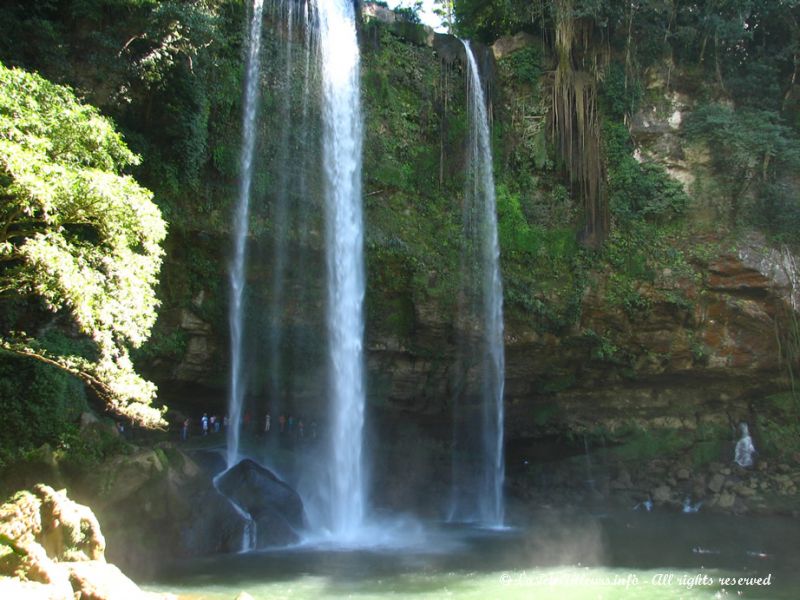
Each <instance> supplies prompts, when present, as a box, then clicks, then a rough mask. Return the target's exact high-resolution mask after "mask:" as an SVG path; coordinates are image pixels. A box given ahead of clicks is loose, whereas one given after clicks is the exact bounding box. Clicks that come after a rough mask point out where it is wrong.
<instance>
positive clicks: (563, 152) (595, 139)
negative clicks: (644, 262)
mask: <svg viewBox="0 0 800 600" xmlns="http://www.w3.org/2000/svg"><path fill="white" fill-rule="evenodd" d="M553 8H554V19H555V50H556V58H557V61H558V62H557V64H556V68H555V73H554V79H553V86H552V105H551V112H550V118H551V130H552V136H553V139H554V141H555V143H556V148H557V150H558V154H559V156H560V158H561V160H562V161H563V163H564V166H565V167H566V169H567V172H568V173H569V179H570V184H571V186H572V189H573V192H574V193H577V194H578V195H579V197H580V199H581V202H582V204H583V209H584V224H583V230H582V235H581V238H582V240H583V243H584V244H586V245H588V246H592V247H597V246H600V245H601V244H602V243H603V241H604V240H605V238H606V236H607V235H608V230H609V210H608V197H607V193H606V185H605V181H606V173H605V167H604V164H603V160H602V156H601V138H600V131H601V128H600V116H599V113H598V104H597V74H598V73H600V72H601V71H602V67H603V66H604V64H605V62H607V60H608V56H607V53H606V52H605V50H604V49H603V48H602V45H600V46H598V45H594V44H593V43H592V35H593V29H594V25H593V23H592V22H591V21H590V20H587V19H579V18H576V17H575V13H574V10H573V0H554V2H553Z"/></svg>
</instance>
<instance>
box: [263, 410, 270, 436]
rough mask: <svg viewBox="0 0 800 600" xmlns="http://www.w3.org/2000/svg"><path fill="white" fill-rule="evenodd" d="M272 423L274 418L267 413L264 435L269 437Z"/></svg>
mask: <svg viewBox="0 0 800 600" xmlns="http://www.w3.org/2000/svg"><path fill="white" fill-rule="evenodd" d="M271 421H272V417H271V416H270V414H269V413H267V416H266V417H265V418H264V433H265V434H267V435H269V428H270V425H271Z"/></svg>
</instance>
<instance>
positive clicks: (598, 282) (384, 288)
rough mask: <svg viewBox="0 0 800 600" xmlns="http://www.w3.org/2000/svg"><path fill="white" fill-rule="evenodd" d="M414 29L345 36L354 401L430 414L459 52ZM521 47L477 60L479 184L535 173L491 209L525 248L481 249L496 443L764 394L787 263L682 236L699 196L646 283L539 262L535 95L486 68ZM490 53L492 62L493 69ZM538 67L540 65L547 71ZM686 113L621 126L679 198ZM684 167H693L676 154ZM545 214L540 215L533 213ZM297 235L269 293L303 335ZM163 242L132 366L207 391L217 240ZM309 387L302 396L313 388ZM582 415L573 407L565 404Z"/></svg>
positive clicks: (684, 102) (315, 240) (455, 212)
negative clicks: (541, 418) (351, 149)
mask: <svg viewBox="0 0 800 600" xmlns="http://www.w3.org/2000/svg"><path fill="white" fill-rule="evenodd" d="M410 31H412V32H413V31H416V30H415V29H413V28H411V29H410ZM400 33H402V32H400ZM424 33H425V32H424V30H421V32H420V33H419V34H418V35H416V36H413V37H412V41H409V40H407V39H403V38H401V37H399V36H398V31H397V24H392V25H385V24H381V23H376V22H374V21H372V22H368V24H367V25H365V28H364V31H363V32H362V42H363V46H364V76H363V77H364V95H365V104H366V109H365V110H366V113H367V114H366V120H367V127H366V131H367V139H366V150H365V157H366V158H365V162H366V172H365V188H366V189H365V193H366V215H367V244H368V245H367V254H368V256H367V262H368V270H369V284H368V285H369V290H368V297H367V307H368V319H369V320H368V324H367V340H368V362H369V365H370V378H371V385H370V390H371V391H370V394H371V401H372V404H373V405H375V406H376V407H382V408H385V409H388V410H398V411H403V412H407V413H410V414H424V415H437V416H440V417H441V418H443V419H444V420H447V419H449V418H450V417H449V415H448V411H449V408H448V407H449V405H450V403H451V398H452V396H453V394H454V393H455V390H457V389H458V386H459V382H457V381H454V375H453V373H454V368H453V367H454V362H455V357H456V353H457V338H458V332H457V331H456V312H457V307H456V305H457V303H456V301H455V296H456V294H457V290H458V277H459V264H458V261H459V255H460V254H459V252H460V250H459V249H460V236H461V231H460V221H461V215H460V196H461V194H462V188H461V186H462V179H461V177H462V170H463V142H464V134H465V132H464V128H465V114H464V113H465V107H464V91H463V85H464V82H463V70H462V69H463V56H462V54H463V50H462V49H461V45H460V43H459V42H458V41H457V40H456V39H454V38H451V37H449V36H440V35H437V36H432V35H431V36H429V35H427V34H425V35H423V34H424ZM536 44H537V42H536V40H534V39H532V38H530V37H524V36H517V37H516V38H513V39H502V40H500V41H498V43H497V44H496V45H495V47H494V48H493V50H494V53H490V52H488V50H484V51H483V64H484V67H483V68H484V71H485V75H486V76H487V78H489V80H490V86H491V88H492V90H493V92H494V94H493V98H494V104H495V118H496V121H495V128H496V130H497V131H499V134H498V140H497V142H496V155H497V162H498V166H497V171H498V180H499V187H502V188H503V189H506V188H510V187H512V186H517V187H519V185H520V184H519V182H518V181H517V180H518V179H520V178H521V177H523V176H526V177H533V178H534V180H535V181H534V185H533V186H532V190H533V191H532V192H530V193H528V195H527V196H525V195H521V200H520V201H521V203H522V207H521V211H522V212H521V214H519V215H518V214H514V213H512V214H508V213H509V212H511V209H509V208H508V207H507V205H506V204H505V203H504V202H503V200H502V199H501V201H500V210H502V211H505V212H503V213H501V215H500V220H501V229H502V228H504V227H507V228H508V227H510V225H509V223H511V224H512V225H513V222H512V219H517V218H522V219H524V220H526V221H527V223H526V226H527V227H529V228H530V229H531V230H533V232H534V234H536V233H537V232H540V235H541V238H543V239H545V241H544V242H542V244H541V245H540V246H539V247H538V248H536V251H537V252H536V253H531V252H529V251H525V252H522V251H519V250H518V249H517V248H516V246H514V243H515V240H514V238H513V237H512V236H510V235H506V236H503V235H502V234H501V242H503V241H506V240H509V239H510V244H511V247H509V248H503V252H504V255H503V268H504V279H505V284H506V289H507V291H508V296H509V297H508V298H507V299H506V315H507V318H506V351H507V357H508V360H507V362H508V364H507V375H506V377H507V380H506V396H507V401H508V404H509V409H510V411H511V412H512V414H514V415H515V418H514V419H512V420H511V421H512V422H511V424H510V428H509V431H508V433H509V434H510V435H511V436H512V437H513V436H515V435H526V432H530V431H532V430H534V429H535V428H534V427H532V425H531V423H530V421H531V419H534V421H535V420H536V418H538V417H531V415H535V414H537V408H536V407H537V406H538V405H540V404H549V403H555V404H557V405H558V406H559V407H563V410H562V409H560V410H559V412H563V413H565V414H568V415H570V416H569V418H566V419H565V420H564V422H563V425H564V426H569V427H579V426H580V425H579V424H580V423H584V424H585V425H586V424H589V423H594V424H597V423H608V424H609V425H613V424H614V423H619V422H620V420H623V417H622V416H621V415H623V414H628V415H629V416H630V417H631V418H634V417H635V415H636V414H638V413H636V412H635V413H633V414H632V413H630V411H629V408H626V407H628V406H629V405H630V404H631V402H633V401H634V400H635V402H633V403H634V405H635V406H636V407H638V408H636V411H639V412H641V413H642V414H651V413H652V414H653V417H654V418H655V417H657V416H658V415H657V413H658V410H655V412H653V411H651V408H654V407H657V406H659V405H661V406H666V405H665V404H664V402H663V400H658V397H667V396H669V394H670V393H672V392H670V390H676V391H675V393H676V394H678V395H679V396H684V397H686V399H687V401H688V399H689V398H692V399H693V400H692V401H691V402H690V404H691V403H695V404H697V405H698V407H700V406H701V405H702V404H703V403H704V402H711V403H720V402H721V403H722V404H723V405H724V404H725V403H731V402H733V403H734V404H736V403H737V402H744V401H746V400H747V399H749V398H752V397H754V396H757V395H759V394H763V393H765V392H769V391H772V390H775V389H777V388H778V387H779V385H780V379H781V376H782V371H781V365H780V352H779V343H778V337H776V326H777V327H778V328H779V329H780V323H779V318H780V317H781V316H783V315H784V314H785V309H786V306H788V304H787V302H788V300H789V296H790V294H791V293H792V290H791V281H790V280H789V278H788V277H789V275H787V269H788V268H790V265H789V262H787V261H789V260H790V257H789V255H786V256H782V255H780V254H779V253H776V251H774V250H770V249H769V248H768V247H767V245H766V242H765V241H764V240H763V239H762V238H759V237H758V236H757V235H755V234H754V235H751V236H750V237H746V238H740V239H735V238H733V237H731V236H726V235H724V234H723V233H718V232H716V231H715V227H714V226H713V225H710V226H700V227H695V226H694V225H693V224H692V221H693V219H695V218H696V217H697V216H698V215H705V214H708V211H709V210H710V209H709V206H708V204H710V203H711V201H712V200H713V199H709V198H708V196H707V195H696V196H695V197H693V200H692V202H693V204H692V207H691V212H690V213H689V216H688V217H687V218H686V222H685V223H684V224H678V225H677V226H676V227H675V228H674V229H675V230H676V231H679V233H670V234H669V235H668V236H667V237H666V238H665V239H660V240H658V241H657V242H655V243H657V244H661V245H662V246H664V248H663V252H662V254H664V255H670V254H671V255H680V256H679V258H678V259H677V260H672V259H663V260H661V261H660V262H659V261H658V260H654V261H649V262H648V264H647V265H646V271H647V272H646V273H644V272H643V273H641V274H640V275H639V276H637V274H636V273H634V274H633V275H630V274H628V273H622V274H621V271H623V269H622V268H620V267H619V266H618V264H617V263H614V262H613V261H606V262H604V261H603V260H599V261H594V262H591V261H586V260H584V261H583V262H581V261H580V259H579V258H575V257H570V256H567V257H566V258H564V256H566V255H567V254H568V251H573V252H574V253H575V254H577V253H578V252H579V251H580V250H572V249H568V251H565V252H563V253H562V255H558V254H556V253H555V251H554V250H553V249H552V248H550V247H548V246H547V243H548V242H547V240H546V238H547V236H548V235H549V234H548V232H547V231H546V229H545V227H546V226H549V225H551V224H552V223H553V222H555V224H556V226H561V227H565V226H567V227H568V226H569V225H570V221H569V217H570V215H569V209H563V206H562V205H563V203H564V200H563V199H562V200H560V202H561V204H559V200H555V199H554V197H555V196H556V195H557V193H558V190H557V189H554V188H556V187H557V184H556V183H554V182H555V181H556V180H557V177H558V173H557V172H556V171H555V170H554V169H553V166H552V165H549V166H548V165H547V164H545V165H543V167H542V168H541V169H539V170H538V171H533V172H523V171H524V170H525V169H523V168H521V167H520V166H519V165H517V164H516V163H515V162H514V161H515V160H517V159H516V158H515V157H514V156H513V155H512V154H513V153H515V152H519V151H521V150H520V148H519V147H520V146H524V144H537V143H538V141H537V140H536V139H526V136H527V135H529V133H530V132H528V131H526V129H525V127H528V126H529V125H530V123H531V122H534V123H535V122H536V118H534V117H536V114H538V113H536V111H535V110H534V109H532V108H530V107H528V108H527V109H526V108H525V107H523V111H524V110H528V111H529V113H530V114H528V117H530V118H528V119H527V120H526V119H525V118H521V117H520V115H519V114H518V111H519V110H520V108H519V107H520V104H521V103H522V104H524V103H525V102H527V103H529V104H530V105H531V106H532V105H533V104H535V103H536V102H537V101H538V100H537V98H538V97H539V96H541V95H542V92H539V91H537V90H536V89H534V88H535V87H536V86H539V85H540V84H539V83H538V82H536V81H533V82H531V81H529V82H527V83H525V84H524V85H520V83H519V79H518V78H517V79H514V78H515V77H516V75H515V74H514V73H511V74H510V75H509V74H508V73H507V72H505V71H504V70H503V69H504V68H506V71H507V65H508V62H509V59H511V58H513V57H514V56H516V55H518V53H519V52H525V51H526V49H530V48H531V47H535V45H536ZM532 45H533V46H532ZM493 56H499V57H500V62H499V65H500V66H499V67H498V66H497V65H498V63H497V62H496V61H495V60H494V58H493ZM539 61H540V63H541V66H540V67H538V68H539V69H540V71H541V72H543V71H544V70H545V69H546V66H547V59H546V58H539ZM498 71H499V73H498ZM504 73H505V74H504ZM540 77H541V75H540ZM541 85H545V84H544V83H543V84H541ZM504 86H505V87H504ZM526 86H527V87H526ZM690 106H691V100H690V99H687V98H686V97H684V96H681V95H677V96H674V97H669V98H664V102H663V103H662V104H661V106H659V107H658V109H656V108H655V107H649V106H646V107H644V108H643V109H641V110H640V112H639V113H638V114H637V115H635V116H634V117H633V119H632V125H631V133H632V136H633V139H634V141H635V142H636V149H635V154H636V155H637V156H640V157H641V156H643V155H646V156H647V157H648V158H649V159H652V160H657V161H660V162H661V163H662V164H664V165H666V167H667V168H668V170H669V171H670V173H672V174H673V175H674V176H675V177H676V178H677V179H678V180H680V181H681V183H682V184H683V185H684V186H685V188H686V190H687V191H689V192H690V193H692V192H693V191H695V189H694V188H693V187H692V184H693V183H694V181H695V178H696V173H697V172H698V171H702V170H703V169H705V168H706V163H705V162H704V161H703V160H702V156H703V152H704V151H703V150H702V149H697V148H695V147H691V146H690V145H689V144H688V143H687V142H686V141H685V140H684V139H683V138H682V136H681V133H680V128H679V126H680V122H681V120H682V119H684V118H685V116H686V114H687V111H688V110H689V109H690ZM523 116H524V115H523ZM540 129H541V127H539V129H538V130H537V131H534V133H533V134H532V135H533V137H534V138H535V137H536V136H537V135H539V130H540ZM523 149H524V147H523ZM706 152H707V150H706ZM693 156H694V157H697V156H699V157H700V158H698V159H697V160H696V161H694V162H693V158H692V157H693ZM543 162H545V163H546V157H545V159H543ZM523 166H524V167H528V166H531V165H527V164H526V165H523ZM269 168H271V167H269ZM502 194H503V192H501V195H502ZM269 201H270V198H269V197H268V198H267V202H269ZM566 202H569V199H568V198H567V200H566ZM512 208H513V207H512ZM516 210H519V209H516ZM545 210H547V211H549V216H546V217H542V216H541V214H542V213H543V212H545ZM558 210H563V211H564V215H565V218H564V219H563V220H562V221H561V222H560V223H559V222H558V220H559V216H558V214H556V215H555V216H552V213H555V212H556V211H558ZM548 218H549V219H550V222H548V221H547V219H548ZM540 223H542V224H543V225H542V226H541V228H540V229H535V227H537V226H539V224H540ZM315 231H316V230H315ZM311 233H312V235H311V236H309V237H308V238H307V241H306V242H305V243H306V244H307V247H308V248H310V249H311V250H310V252H311V253H312V254H313V255H314V261H312V267H311V268H312V270H313V271H314V273H315V274H316V277H311V278H309V277H307V276H305V275H306V274H298V273H295V274H293V275H292V276H291V277H290V280H289V282H288V283H287V284H286V289H287V290H288V293H289V294H290V295H291V294H298V295H299V294H301V293H305V294H310V295H311V297H312V301H311V304H312V305H314V306H315V307H317V308H318V309H319V310H318V311H317V312H316V314H314V315H313V317H311V318H310V320H309V317H308V316H304V315H298V314H295V313H293V312H291V310H290V311H289V312H287V313H286V315H285V317H287V319H288V321H289V322H290V323H291V327H294V328H306V329H309V330H313V331H318V332H320V333H322V332H323V331H324V326H323V320H322V319H323V317H322V314H321V313H322V311H321V307H322V306H323V303H324V292H323V290H322V289H321V288H320V286H319V285H318V283H314V279H316V280H317V282H318V281H319V279H320V278H321V277H320V276H321V275H322V270H321V262H322V261H321V256H320V253H321V250H320V247H319V246H320V238H321V236H320V235H319V232H318V231H316V233H314V231H312V232H311ZM512 233H513V232H512ZM171 242H172V247H171V248H170V249H169V250H168V264H167V267H166V270H165V280H164V283H163V287H164V289H165V290H178V292H177V293H175V297H174V298H173V302H172V304H173V305H175V304H178V302H177V301H176V300H180V302H181V303H182V306H181V307H179V308H178V307H170V306H167V307H166V310H165V311H164V312H163V314H162V323H161V332H162V335H160V336H158V338H160V339H162V340H164V339H169V338H170V336H175V337H178V338H180V343H176V344H175V347H174V348H173V350H174V355H172V356H170V357H169V360H165V359H164V357H163V356H159V355H158V353H157V352H156V353H155V354H156V357H155V359H154V360H152V361H150V364H151V368H153V367H155V369H154V372H155V373H156V378H157V379H158V380H160V381H161V383H162V384H167V387H169V384H170V383H175V382H181V381H185V382H195V383H197V382H199V383H201V384H203V385H206V386H209V387H211V388H215V389H220V390H221V388H222V387H223V386H224V381H225V372H226V360H225V356H226V345H227V341H226V338H227V330H226V319H225V300H224V298H225V290H226V287H227V282H226V280H225V266H226V263H225V260H224V259H223V256H224V255H225V254H226V250H225V249H226V248H227V246H229V245H230V241H229V239H228V238H227V235H226V233H225V232H222V231H220V232H217V233H213V232H208V231H203V232H199V231H192V230H191V229H190V228H188V229H187V228H186V224H183V225H182V226H181V231H180V233H179V234H178V235H174V236H173V238H172V240H171ZM636 242H637V240H632V241H631V240H626V241H625V243H626V244H631V247H626V246H625V245H624V244H623V245H620V252H622V253H625V252H628V253H630V254H631V255H633V254H635V253H636V252H637V251H638V249H637V248H635V247H632V245H633V244H634V243H636ZM562 243H563V244H564V245H567V246H569V245H571V244H573V242H572V241H570V240H567V241H566V242H562ZM643 243H645V244H646V243H647V240H644V242H643ZM271 245H272V237H271V234H270V233H269V231H266V232H264V233H263V234H258V235H254V237H253V238H252V240H251V247H252V248H254V251H253V253H252V254H253V257H254V258H253V259H252V262H253V263H254V265H253V266H252V267H251V271H250V286H251V288H252V292H251V294H252V301H251V306H253V308H252V310H251V315H250V322H251V324H253V325H254V326H258V325H264V323H263V319H264V317H263V315H259V314H257V310H258V309H263V308H264V306H267V305H269V302H270V290H269V286H268V285H265V284H264V282H265V281H268V280H269V278H270V277H271V275H272V272H271V271H272V268H273V266H272V263H271V262H270V259H269V257H268V256H267V255H268V253H269V249H270V247H271ZM186 248H191V255H190V253H189V251H187V250H186ZM262 257H266V258H262ZM623 258H625V257H623ZM203 262H204V263H205V264H204V269H205V272H206V273H207V274H208V275H210V277H208V276H207V277H206V278H205V281H201V282H199V284H198V282H197V281H193V282H188V281H187V274H186V272H187V270H189V271H191V270H192V268H193V267H194V265H195V264H196V263H203ZM548 263H549V264H548ZM187 267H188V269H187ZM622 276H624V279H621V277H622ZM309 282H311V283H309ZM303 287H305V288H308V287H311V288H312V289H310V290H309V289H301V288H303ZM520 290H522V292H524V294H523V293H522V292H521V291H520ZM776 324H777V325H776ZM158 343H159V339H156V342H155V344H156V345H158ZM313 362H314V363H315V364H314V366H315V367H316V368H319V369H321V368H322V365H323V363H324V357H320V356H316V357H315V359H314V361H313ZM254 368H255V367H254ZM311 376H312V377H314V376H313V374H312V375H311ZM304 377H309V373H304ZM701 382H702V385H701ZM255 383H256V386H255V387H258V382H255ZM322 385H323V384H321V383H318V384H316V385H314V386H312V387H313V389H315V390H316V391H319V390H320V388H321V387H322ZM254 393H255V394H257V393H258V392H254ZM626 396H630V399H629V400H626V398H625V397H626ZM580 398H582V399H583V400H579V399H580ZM648 398H650V399H652V401H653V406H652V407H651V408H648V407H647V405H648ZM602 399H605V400H602ZM298 402H299V403H300V404H301V405H304V404H305V406H306V407H308V406H309V403H310V406H311V407H315V405H317V404H319V403H318V402H317V401H316V400H315V399H314V398H303V399H299V400H298ZM584 405H585V409H586V410H585V411H584V410H580V411H576V410H573V409H576V408H578V407H581V406H584ZM668 412H669V410H668V407H667V412H666V413H665V414H664V415H661V416H662V417H670V416H672V415H670V414H668ZM517 417H518V418H517ZM587 426H588V425H587Z"/></svg>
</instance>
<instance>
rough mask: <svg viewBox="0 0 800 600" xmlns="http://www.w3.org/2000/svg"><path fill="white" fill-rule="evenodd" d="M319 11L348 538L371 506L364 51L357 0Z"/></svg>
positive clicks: (337, 482) (334, 507) (331, 316)
mask: <svg viewBox="0 0 800 600" xmlns="http://www.w3.org/2000/svg"><path fill="white" fill-rule="evenodd" d="M317 13H318V19H319V52H320V59H321V73H322V91H323V94H322V102H323V108H322V113H323V150H322V152H323V167H324V172H325V217H326V227H325V233H326V262H327V270H328V273H327V294H328V299H327V324H328V340H329V341H328V344H329V348H328V353H329V357H328V358H329V365H330V377H329V394H330V398H331V402H332V404H331V415H330V427H331V431H330V438H331V448H330V452H329V456H328V458H327V461H328V465H327V466H328V478H329V485H330V490H329V498H328V502H329V506H328V513H329V517H328V519H329V523H327V528H328V529H329V530H330V532H331V534H332V535H333V537H334V538H336V539H338V540H345V541H346V540H350V539H353V538H354V537H355V536H356V535H357V534H358V532H359V530H360V528H361V527H362V524H363V519H364V511H365V484H364V473H363V471H364V466H363V458H362V435H363V428H364V395H365V390H364V387H365V386H364V364H363V339H364V314H363V312H364V311H363V309H364V307H363V304H364V288H365V282H364V257H363V244H364V227H363V218H362V208H361V160H362V157H361V146H362V123H361V99H360V89H359V84H360V73H359V62H360V57H359V48H358V40H357V37H356V25H355V9H354V6H353V2H352V0H321V1H320V2H319V3H318V4H317Z"/></svg>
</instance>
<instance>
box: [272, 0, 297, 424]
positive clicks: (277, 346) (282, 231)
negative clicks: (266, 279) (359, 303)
mask: <svg viewBox="0 0 800 600" xmlns="http://www.w3.org/2000/svg"><path fill="white" fill-rule="evenodd" d="M275 8H276V12H279V13H284V14H280V15H279V16H280V17H282V18H283V19H285V22H286V42H285V44H284V69H283V70H284V73H283V81H282V88H281V90H280V95H281V103H280V113H279V114H280V121H279V123H280V128H281V129H280V137H279V139H280V142H279V145H278V154H277V159H278V173H277V180H278V181H277V190H276V195H275V202H274V210H273V211H272V229H273V242H274V243H273V250H272V258H273V265H272V285H271V291H272V295H271V299H272V301H271V306H270V319H269V329H270V331H269V363H268V365H269V402H270V410H271V411H273V412H274V413H275V414H276V417H277V415H278V414H280V413H281V402H280V400H281V398H282V396H283V392H284V390H283V386H285V385H286V381H285V380H284V378H283V377H282V372H283V360H282V356H281V354H282V348H281V345H282V342H283V339H284V329H285V326H284V323H283V316H284V312H285V308H286V306H285V299H284V288H285V286H286V273H287V258H288V253H289V249H288V238H289V235H288V229H289V208H290V205H289V203H290V197H289V174H290V172H291V168H290V165H291V160H292V158H294V157H292V156H291V151H290V147H289V145H290V137H291V133H292V111H291V103H292V66H293V63H292V46H293V40H292V34H293V29H294V2H292V1H289V2H285V3H284V2H279V3H277V5H276V7H275Z"/></svg>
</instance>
